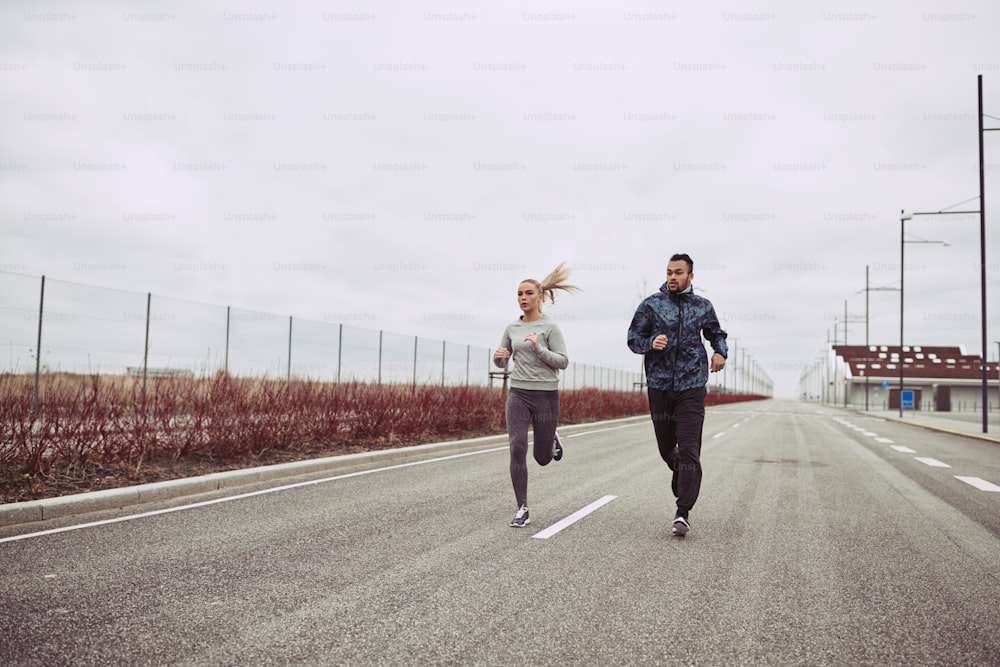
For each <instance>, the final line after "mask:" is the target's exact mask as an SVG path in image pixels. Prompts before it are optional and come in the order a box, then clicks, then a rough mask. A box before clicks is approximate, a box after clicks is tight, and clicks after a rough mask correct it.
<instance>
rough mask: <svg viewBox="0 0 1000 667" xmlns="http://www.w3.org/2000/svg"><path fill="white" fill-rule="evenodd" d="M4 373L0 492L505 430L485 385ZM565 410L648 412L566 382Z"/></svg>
mask: <svg viewBox="0 0 1000 667" xmlns="http://www.w3.org/2000/svg"><path fill="white" fill-rule="evenodd" d="M33 396H34V378H33V376H27V375H12V374H6V375H0V502H5V503H6V502H17V501H22V500H32V499H37V498H46V497H54V496H60V495H65V494H68V493H78V492H82V491H90V490H97V489H103V488H115V487H120V486H127V485H131V484H141V483H146V482H153V481H161V480H165V479H176V478H181V477H188V476H191V475H197V474H205V473H209V472H217V471H221V470H231V469H237V468H246V467H252V466H257V465H265V464H269V463H279V462H286V461H294V460H302V459H308V458H316V457H320V456H331V455H335V454H345V453H351V452H356V451H364V450H371V449H378V448H386V447H398V446H403V445H416V444H421V443H425V442H433V441H439V440H451V439H460V438H466V437H475V436H481V435H489V434H498V433H503V432H504V430H503V422H502V415H503V396H502V393H501V392H500V390H498V389H494V390H491V389H489V388H486V387H441V386H410V385H374V384H364V383H343V384H335V383H324V382H316V381H308V380H305V381H298V380H296V381H292V382H285V381H281V380H269V379H241V378H233V377H229V376H226V375H222V374H220V375H217V376H216V377H213V378H207V379H188V378H158V379H150V380H149V381H148V384H147V387H146V392H145V394H143V392H142V382H141V380H138V379H135V378H132V377H125V376H106V375H70V374H56V373H53V374H47V375H45V376H44V377H43V378H42V382H41V383H40V391H39V400H38V402H37V405H36V404H35V401H34V399H33ZM560 397H561V401H560V403H561V407H560V411H561V414H560V421H561V422H562V423H582V422H588V421H596V420H600V419H610V418H615V417H624V416H630V415H638V414H643V413H645V412H646V410H647V403H646V397H645V394H643V393H638V392H620V391H600V390H596V389H581V390H567V391H563V392H561V394H560Z"/></svg>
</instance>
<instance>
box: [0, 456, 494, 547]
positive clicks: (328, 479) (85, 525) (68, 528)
mask: <svg viewBox="0 0 1000 667" xmlns="http://www.w3.org/2000/svg"><path fill="white" fill-rule="evenodd" d="M507 449H509V446H508V445H504V446H503V447H491V448H490V449H480V450H476V451H474V452H463V453H461V454H451V455H450V456H439V457H437V458H433V459H424V460H422V461H410V462H408V463H397V464H396V465H391V466H383V467H381V468H372V469H370V470H359V471H357V472H349V473H345V474H343V475H334V476H332V477H324V478H322V479H311V480H309V481H306V482H295V483H293V484H284V485H282V486H275V487H272V488H268V489H260V490H259V491H250V492H249V493H240V494H237V495H235V496H225V497H224V498H214V499H212V500H203V501H201V502H197V503H190V504H187V505H178V506H177V507H167V508H165V509H162V510H152V511H150V512H141V513H139V514H130V515H128V516H119V517H115V518H114V519H103V520H101V521H91V522H89V523H81V524H76V525H73V526H63V527H62V528H52V529H50V530H41V531H38V532H36V533H25V534H24V535H14V536H13V537H3V538H0V544H3V543H4V542H16V541H17V540H26V539H28V538H30V537H42V536H43V535H54V534H56V533H66V532H69V531H71V530H80V529H81V528H95V527H97V526H106V525H109V524H112V523H121V522H122V521H132V520H133V519H144V518H146V517H150V516H157V515H159V514H170V513H172V512H180V511H182V510H190V509H195V508H198V507H207V506H208V505H218V504H219V503H228V502H230V501H233V500H242V499H243V498H253V497H254V496H264V495H267V494H269V493H277V492H278V491H287V490H288V489H298V488H301V487H304V486H313V485H315V484H323V483H325V482H335V481H337V480H340V479H348V478H351V477H361V476H362V475H372V474H375V473H377V472H385V471H387V470H398V469H400V468H411V467H413V466H418V465H424V464H425V463H437V462H439V461H449V460H451V459H458V458H462V457H465V456H476V455H477V454H486V453H489V452H499V451H505V450H507Z"/></svg>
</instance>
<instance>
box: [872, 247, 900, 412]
mask: <svg viewBox="0 0 1000 667" xmlns="http://www.w3.org/2000/svg"><path fill="white" fill-rule="evenodd" d="M898 291H899V288H898V287H869V282H868V265H867V264H866V265H865V289H864V292H865V412H868V384H869V383H868V380H869V377H870V376H871V372H870V371H871V357H870V356H869V354H868V353H869V352H870V348H871V344H870V343H869V342H868V322H869V319H870V315H869V313H870V310H869V307H868V306H869V304H868V301H869V299H868V297H869V293H870V292H898Z"/></svg>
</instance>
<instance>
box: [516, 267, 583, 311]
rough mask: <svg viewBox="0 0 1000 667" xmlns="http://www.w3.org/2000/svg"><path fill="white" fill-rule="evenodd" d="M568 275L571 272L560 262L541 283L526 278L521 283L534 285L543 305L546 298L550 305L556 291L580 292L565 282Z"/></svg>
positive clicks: (554, 298)
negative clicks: (540, 295)
mask: <svg viewBox="0 0 1000 667" xmlns="http://www.w3.org/2000/svg"><path fill="white" fill-rule="evenodd" d="M570 273H572V271H570V269H568V268H567V267H566V262H560V263H559V266H557V267H556V268H554V269H552V271H551V272H550V273H549V275H547V276H545V277H544V278H543V279H542V280H541V281H538V280H535V279H533V278H528V279H527V280H522V281H521V282H525V283H532V284H534V285H535V287H537V288H538V291H539V292H541V294H542V302H543V303H544V302H545V299H546V298H548V300H549V301H551V302H552V303H555V302H556V290H562V291H564V292H579V291H581V290H580V288H579V287H577V286H576V285H570V284H568V283H567V282H566V280H567V279H568V278H569V274H570Z"/></svg>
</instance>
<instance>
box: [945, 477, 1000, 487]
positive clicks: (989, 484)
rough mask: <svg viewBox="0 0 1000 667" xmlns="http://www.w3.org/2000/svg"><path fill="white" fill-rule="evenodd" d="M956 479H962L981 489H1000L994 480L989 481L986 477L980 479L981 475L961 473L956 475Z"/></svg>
mask: <svg viewBox="0 0 1000 667" xmlns="http://www.w3.org/2000/svg"><path fill="white" fill-rule="evenodd" d="M955 479H960V480H962V481H963V482H965V483H966V484H971V485H972V486H974V487H976V488H977V489H979V490H980V491H1000V486H997V485H996V484H994V483H993V482H987V481H986V480H985V479H980V478H979V477H962V476H960V475H955Z"/></svg>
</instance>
